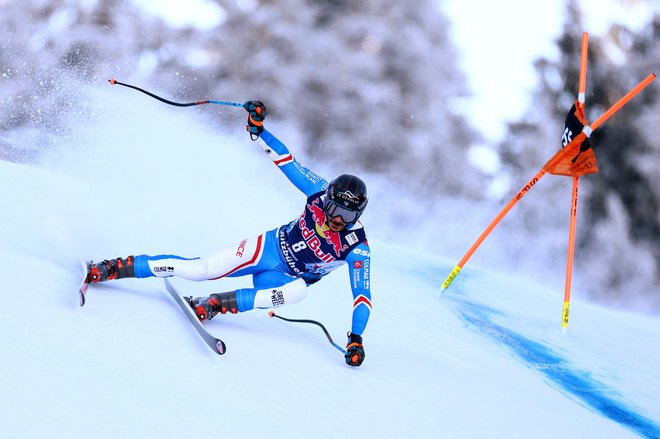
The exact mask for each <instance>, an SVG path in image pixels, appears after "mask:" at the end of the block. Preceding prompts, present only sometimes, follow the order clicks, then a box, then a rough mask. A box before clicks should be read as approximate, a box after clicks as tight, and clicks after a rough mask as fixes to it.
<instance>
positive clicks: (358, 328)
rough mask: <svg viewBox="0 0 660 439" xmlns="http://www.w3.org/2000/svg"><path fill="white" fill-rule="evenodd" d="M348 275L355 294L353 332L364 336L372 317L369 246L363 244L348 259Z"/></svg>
mask: <svg viewBox="0 0 660 439" xmlns="http://www.w3.org/2000/svg"><path fill="white" fill-rule="evenodd" d="M346 262H347V263H348V273H349V275H350V278H351V291H352V292H353V321H352V326H351V332H352V333H353V334H357V335H362V333H363V332H364V329H365V328H366V327H367V322H368V321H369V316H370V315H371V288H370V283H371V279H370V277H371V276H370V272H369V270H370V265H371V256H370V253H369V244H367V243H366V242H362V243H361V244H360V245H358V246H357V247H355V248H354V249H353V251H351V253H350V254H349V255H348V256H347V257H346Z"/></svg>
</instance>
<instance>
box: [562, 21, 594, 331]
mask: <svg viewBox="0 0 660 439" xmlns="http://www.w3.org/2000/svg"><path fill="white" fill-rule="evenodd" d="M588 49H589V34H588V33H586V32H583V33H582V48H581V53H580V79H579V83H578V99H577V100H578V103H577V104H578V105H579V106H581V107H582V108H581V111H582V114H584V105H585V101H586V89H587V52H588ZM579 184H580V177H579V176H577V175H575V176H573V188H572V191H571V194H572V195H571V212H570V221H569V226H568V254H567V256H566V281H565V283H564V306H563V309H562V320H561V326H562V327H563V328H564V330H565V329H566V328H567V327H568V318H569V315H570V306H571V282H572V278H573V259H574V256H575V225H576V222H577V205H578V187H579Z"/></svg>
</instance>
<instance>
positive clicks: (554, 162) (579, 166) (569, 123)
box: [543, 101, 598, 177]
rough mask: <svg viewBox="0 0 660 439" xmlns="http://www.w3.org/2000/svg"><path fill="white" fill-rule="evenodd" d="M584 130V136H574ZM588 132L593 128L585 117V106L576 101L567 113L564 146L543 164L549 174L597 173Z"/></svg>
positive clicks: (563, 138) (577, 175) (577, 174)
mask: <svg viewBox="0 0 660 439" xmlns="http://www.w3.org/2000/svg"><path fill="white" fill-rule="evenodd" d="M583 132H584V135H583V136H580V135H579V134H578V135H577V136H575V138H574V137H573V136H574V134H575V133H583ZM587 134H591V129H590V128H589V125H588V123H587V121H586V119H585V118H584V106H583V105H581V104H580V103H579V102H578V101H575V104H573V106H572V107H571V109H570V110H569V112H568V114H567V115H566V122H565V123H564V134H563V136H562V147H563V148H562V149H560V150H559V151H558V152H557V153H556V154H555V155H554V156H553V157H552V158H551V159H550V160H549V161H548V163H546V164H545V166H543V169H544V170H545V171H546V172H548V173H549V174H554V175H566V176H572V177H579V176H580V175H586V174H595V173H597V172H598V163H596V155H595V154H594V151H593V149H592V148H591V143H590V142H589V138H588V137H587Z"/></svg>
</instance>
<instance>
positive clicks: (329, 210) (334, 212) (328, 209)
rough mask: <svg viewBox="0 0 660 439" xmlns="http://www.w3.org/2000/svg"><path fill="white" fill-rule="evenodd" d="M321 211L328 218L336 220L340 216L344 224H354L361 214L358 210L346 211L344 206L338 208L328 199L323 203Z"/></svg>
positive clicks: (337, 205)
mask: <svg viewBox="0 0 660 439" xmlns="http://www.w3.org/2000/svg"><path fill="white" fill-rule="evenodd" d="M323 211H324V212H325V214H326V215H328V216H329V217H330V218H336V217H338V216H340V217H341V219H342V220H344V222H345V223H346V224H353V223H355V221H357V220H358V218H359V217H360V213H361V212H360V211H358V210H350V209H347V208H345V207H344V206H340V205H339V204H337V203H335V202H334V201H332V200H328V199H326V200H325V202H324V203H323Z"/></svg>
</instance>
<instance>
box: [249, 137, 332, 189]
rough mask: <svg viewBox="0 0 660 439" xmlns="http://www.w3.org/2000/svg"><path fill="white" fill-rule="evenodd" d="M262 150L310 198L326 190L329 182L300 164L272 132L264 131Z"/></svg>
mask: <svg viewBox="0 0 660 439" xmlns="http://www.w3.org/2000/svg"><path fill="white" fill-rule="evenodd" d="M259 137H261V140H263V142H264V143H262V144H261V145H262V148H263V150H264V151H265V152H266V155H268V157H269V158H270V159H271V160H272V161H273V163H275V164H276V165H277V166H278V167H279V168H280V170H281V171H282V172H283V173H284V175H286V177H287V178H288V179H289V181H290V182H291V183H293V185H294V186H296V187H297V188H298V189H299V190H300V191H301V192H303V193H304V194H305V195H307V196H310V195H312V194H315V193H316V192H319V191H322V190H325V188H326V187H327V186H328V182H327V181H326V180H325V179H324V178H323V177H320V176H319V175H318V174H316V173H315V172H314V171H310V170H309V169H307V168H306V167H304V166H303V165H301V164H300V162H298V160H296V158H295V157H294V156H293V155H292V154H291V153H290V152H289V149H288V148H287V147H286V145H284V143H282V142H281V141H280V140H279V139H278V138H277V137H275V136H274V135H273V134H272V133H271V132H270V131H268V130H266V129H264V130H263V132H262V133H261V135H260V136H259Z"/></svg>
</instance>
